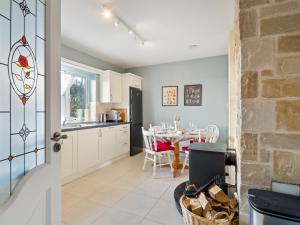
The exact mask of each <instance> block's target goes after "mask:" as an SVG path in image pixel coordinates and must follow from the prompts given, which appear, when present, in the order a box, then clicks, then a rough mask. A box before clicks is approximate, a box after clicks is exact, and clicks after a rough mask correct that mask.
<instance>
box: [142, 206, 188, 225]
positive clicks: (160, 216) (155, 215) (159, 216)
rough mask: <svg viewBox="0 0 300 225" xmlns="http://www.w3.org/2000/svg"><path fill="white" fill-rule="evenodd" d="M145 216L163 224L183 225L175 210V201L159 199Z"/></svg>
mask: <svg viewBox="0 0 300 225" xmlns="http://www.w3.org/2000/svg"><path fill="white" fill-rule="evenodd" d="M146 218H147V219H149V220H152V221H155V222H158V223H162V224H164V225H183V219H182V216H181V215H180V214H179V212H178V211H177V209H176V207H175V203H170V202H166V201H164V200H160V201H159V202H158V203H157V204H156V205H155V206H154V207H153V209H152V210H151V211H150V213H149V214H148V215H147V216H146Z"/></svg>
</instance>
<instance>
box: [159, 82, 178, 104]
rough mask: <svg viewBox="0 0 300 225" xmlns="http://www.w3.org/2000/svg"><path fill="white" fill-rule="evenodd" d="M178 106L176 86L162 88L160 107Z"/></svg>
mask: <svg viewBox="0 0 300 225" xmlns="http://www.w3.org/2000/svg"><path fill="white" fill-rule="evenodd" d="M177 105H178V86H163V87H162V106H177Z"/></svg>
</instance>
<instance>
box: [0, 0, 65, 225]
mask: <svg viewBox="0 0 300 225" xmlns="http://www.w3.org/2000/svg"><path fill="white" fill-rule="evenodd" d="M46 15H47V16H46ZM0 34H1V35H0V124H1V126H0V224H1V225H59V224H60V211H61V209H60V208H61V207H60V181H59V180H60V153H55V152H54V151H53V144H54V143H53V142H52V141H50V137H51V136H52V135H53V133H54V132H55V131H60V107H59V106H60V85H59V84H60V78H59V74H60V73H59V71H60V0H1V1H0Z"/></svg>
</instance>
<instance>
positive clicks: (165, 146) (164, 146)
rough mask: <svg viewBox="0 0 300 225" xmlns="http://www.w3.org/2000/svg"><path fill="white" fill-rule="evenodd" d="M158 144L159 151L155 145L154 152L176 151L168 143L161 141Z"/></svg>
mask: <svg viewBox="0 0 300 225" xmlns="http://www.w3.org/2000/svg"><path fill="white" fill-rule="evenodd" d="M156 144H157V149H155V146H154V144H153V145H152V148H153V150H154V151H157V152H163V151H169V150H174V147H173V146H172V145H169V144H167V143H162V142H160V141H157V142H156Z"/></svg>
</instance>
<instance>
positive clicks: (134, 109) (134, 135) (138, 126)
mask: <svg viewBox="0 0 300 225" xmlns="http://www.w3.org/2000/svg"><path fill="white" fill-rule="evenodd" d="M129 116H130V156H133V155H136V154H138V153H141V152H142V151H143V133H142V126H143V93H142V91H141V90H140V89H137V88H133V87H130V89H129Z"/></svg>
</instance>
